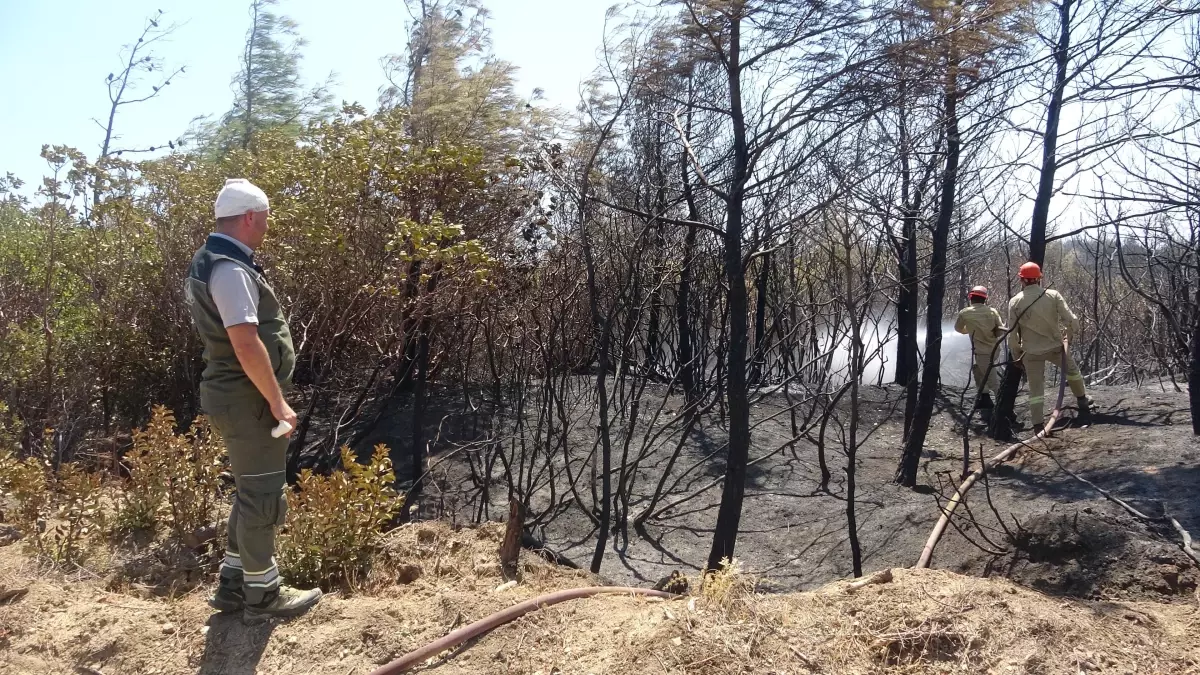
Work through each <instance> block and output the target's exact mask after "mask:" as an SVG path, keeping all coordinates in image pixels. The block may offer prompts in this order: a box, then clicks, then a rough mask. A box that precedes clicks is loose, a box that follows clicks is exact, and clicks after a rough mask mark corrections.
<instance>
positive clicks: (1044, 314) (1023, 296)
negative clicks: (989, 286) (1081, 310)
mask: <svg viewBox="0 0 1200 675" xmlns="http://www.w3.org/2000/svg"><path fill="white" fill-rule="evenodd" d="M1017 317H1020V319H1018V318H1017ZM1008 324H1009V325H1010V326H1013V325H1015V326H1016V328H1015V329H1013V331H1012V332H1011V333H1009V334H1008V348H1009V349H1010V350H1012V353H1013V357H1014V358H1020V357H1021V356H1022V355H1023V354H1026V353H1028V354H1033V355H1036V356H1042V355H1045V354H1050V353H1053V352H1054V351H1055V350H1057V349H1060V348H1061V347H1062V340H1063V337H1064V336H1065V337H1067V338H1068V339H1071V338H1073V337H1074V336H1075V335H1076V334H1077V333H1078V332H1079V319H1078V318H1076V316H1075V314H1074V313H1072V312H1071V308H1070V307H1067V301H1066V300H1063V297H1062V296H1061V295H1059V293H1058V291H1052V290H1045V289H1043V288H1042V287H1041V286H1026V287H1025V290H1023V291H1021V292H1020V293H1018V294H1017V295H1016V297H1014V298H1013V299H1012V300H1010V301H1009V303H1008Z"/></svg>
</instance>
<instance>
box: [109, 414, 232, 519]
mask: <svg viewBox="0 0 1200 675" xmlns="http://www.w3.org/2000/svg"><path fill="white" fill-rule="evenodd" d="M224 452H225V446H224V444H223V443H221V441H220V438H218V437H217V435H216V434H215V433H213V430H212V428H211V427H210V426H209V424H208V420H207V419H206V418H205V417H203V416H200V417H197V418H196V420H195V421H194V422H193V423H192V426H191V428H190V429H189V430H188V431H187V433H185V434H183V435H176V434H175V414H174V413H172V412H171V411H170V410H168V409H167V408H165V407H163V406H156V407H155V408H154V410H153V413H152V414H151V416H150V421H149V422H148V423H147V424H146V427H145V428H144V429H139V430H137V431H136V432H135V433H134V436H133V449H132V450H130V451H129V453H128V454H126V456H125V461H126V463H127V464H128V465H129V481H128V485H127V486H126V488H125V489H124V490H122V491H121V493H120V497H119V499H118V508H117V517H116V521H117V522H116V528H115V529H116V530H117V531H124V532H129V531H135V530H150V531H153V530H155V529H157V527H158V526H159V524H162V523H164V522H165V523H166V524H169V526H170V527H171V530H172V531H173V532H174V533H175V535H176V536H177V537H179V538H180V539H186V538H188V537H189V536H190V535H192V534H193V533H195V532H196V531H197V530H199V529H200V528H202V527H204V526H206V525H209V524H211V523H212V516H213V507H214V505H215V502H216V499H217V490H218V487H219V481H220V474H221V469H222V468H223V467H224V459H223V456H224Z"/></svg>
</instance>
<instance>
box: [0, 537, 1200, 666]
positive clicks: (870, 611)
mask: <svg viewBox="0 0 1200 675" xmlns="http://www.w3.org/2000/svg"><path fill="white" fill-rule="evenodd" d="M500 535H501V529H500V528H499V527H496V526H485V527H481V528H478V529H461V530H455V529H452V528H450V527H448V526H445V525H441V524H436V523H435V524H428V523H422V524H417V525H411V526H406V527H402V528H400V529H399V530H397V531H395V532H394V533H392V534H391V538H390V539H389V554H388V555H387V556H385V559H384V560H382V561H381V563H380V564H379V565H378V567H377V568H376V570H375V572H374V574H373V576H372V578H371V580H370V585H369V586H370V587H369V592H368V593H366V594H360V595H355V596H349V595H346V594H340V593H335V594H332V595H330V596H328V597H327V598H326V599H325V600H324V601H322V603H321V604H320V605H319V606H318V607H317V608H316V609H315V610H314V611H313V612H311V613H310V614H309V615H307V616H304V617H301V618H299V619H296V620H293V621H290V622H285V623H277V624H268V625H264V626H256V627H247V626H244V625H243V624H242V622H241V620H240V619H239V618H237V617H234V616H219V615H218V616H214V615H213V614H212V613H211V611H210V610H209V609H208V607H207V606H206V605H205V604H204V600H205V597H206V595H207V594H208V593H209V592H211V585H206V586H203V587H199V588H196V589H194V590H192V591H190V592H188V593H186V594H185V595H183V596H181V597H177V598H175V599H165V598H154V597H134V596H131V595H128V594H124V593H114V592H111V591H108V590H106V589H105V586H104V583H103V580H102V579H100V578H95V579H93V578H91V576H89V575H88V574H85V573H76V574H73V575H67V576H63V575H61V574H55V575H50V574H48V573H45V572H44V571H39V569H38V567H37V566H36V565H34V564H33V563H32V562H31V561H29V560H28V558H26V557H25V556H24V555H23V554H22V553H21V552H20V550H19V549H20V547H19V546H8V547H5V548H3V549H0V585H2V586H4V587H5V588H10V589H11V588H17V587H20V588H28V589H29V591H28V594H26V595H25V596H23V597H20V598H18V599H16V600H13V601H12V602H11V603H9V604H7V605H2V606H0V672H3V673H64V674H65V673H73V674H74V673H80V672H86V673H94V672H100V673H104V675H121V674H125V673H136V674H151V673H157V674H162V675H173V674H176V673H197V672H198V673H201V674H206V675H216V674H218V673H220V674H227V675H249V674H251V673H260V674H264V675H272V674H276V673H279V674H282V673H330V674H333V673H336V674H337V675H350V674H358V675H363V674H365V673H369V672H371V671H372V670H373V669H375V668H376V667H378V666H379V665H381V664H383V663H386V662H388V661H390V660H391V659H393V658H395V657H397V656H399V655H401V654H403V653H405V652H407V651H409V650H411V649H414V648H417V647H419V646H421V645H423V644H426V643H427V642H429V641H432V640H433V639H435V638H437V637H440V636H442V635H444V634H446V633H447V632H449V631H450V630H453V629H454V628H456V627H458V626H461V625H463V624H465V623H469V622H471V621H475V620H477V619H480V618H482V617H484V616H486V615H488V614H490V613H491V612H493V611H495V610H497V609H500V608H502V607H506V606H508V605H511V604H514V603H516V602H519V601H521V600H525V599H529V598H532V597H535V596H537V595H540V594H542V593H545V592H548V591H550V590H555V589H559V588H567V587H575V586H582V585H590V584H594V583H596V581H595V579H594V577H591V576H590V575H587V574H586V573H582V572H577V571H572V570H563V569H561V568H556V567H553V566H551V565H549V564H547V563H545V562H544V561H542V560H540V559H538V558H537V557H535V556H533V555H528V554H526V555H525V557H524V558H523V563H522V565H521V576H522V578H521V582H520V583H519V584H518V585H517V586H516V587H515V588H511V589H507V590H502V591H498V590H497V588H498V587H499V586H500V584H501V583H502V581H503V579H502V578H501V576H500V568H499V565H498V564H496V562H495V560H496V548H497V545H498V543H499V539H500ZM893 575H894V580H893V581H891V582H888V583H881V584H871V585H867V586H865V587H862V588H860V589H856V590H852V589H851V588H850V586H849V585H848V584H847V583H844V582H841V583H837V584H832V585H829V586H826V587H824V588H822V589H820V590H818V591H814V592H805V593H793V594H783V595H758V594H754V593H753V592H751V591H750V589H751V588H752V586H753V585H752V583H751V580H750V579H748V578H746V577H744V576H739V575H726V576H724V577H721V579H720V580H719V581H718V582H711V583H710V584H709V585H708V587H707V588H705V589H704V590H703V591H701V592H700V593H699V595H697V596H696V597H694V598H688V599H682V600H679V601H670V602H654V601H649V600H646V599H637V598H629V597H612V596H607V597H595V598H590V599H585V600H580V601H575V602H570V603H566V604H563V605H557V606H554V607H550V608H547V609H545V610H543V611H541V612H536V613H534V614H531V615H529V616H527V617H526V618H524V619H521V620H519V621H517V622H515V623H513V624H510V625H508V626H505V627H502V628H500V629H498V630H496V631H495V632H493V633H492V634H490V635H488V636H486V637H484V638H482V639H480V640H478V641H476V642H474V643H471V644H468V645H466V646H465V647H463V648H460V649H459V650H458V651H457V652H456V653H453V654H449V655H444V658H443V660H442V661H440V662H439V665H438V667H437V668H436V670H435V671H434V672H439V673H450V674H454V673H462V674H468V673H469V674H482V673H529V674H532V673H537V672H541V673H543V675H549V674H550V673H560V674H561V675H567V674H573V673H580V674H586V673H596V674H600V673H700V674H709V673H711V674H717V673H744V672H755V673H776V674H782V673H809V672H824V673H868V672H881V671H885V670H886V671H889V672H945V673H950V672H981V673H984V672H986V673H1010V672H1011V673H1072V674H1075V673H1079V672H1092V671H1095V672H1114V673H1116V672H1130V673H1132V672H1138V673H1191V672H1200V649H1198V648H1197V645H1196V644H1195V643H1194V640H1192V639H1191V638H1189V635H1194V634H1195V630H1196V628H1197V624H1198V622H1200V613H1198V612H1197V608H1196V607H1195V606H1185V605H1181V604H1172V605H1166V604H1156V603H1138V602H1094V601H1077V600H1065V601H1064V600H1061V599H1056V598H1052V597H1048V596H1046V595H1042V594H1040V593H1038V592H1036V591H1031V590H1025V589H1022V588H1020V587H1018V586H1015V585H1014V584H1012V583H1010V582H1008V581H1003V580H989V579H978V578H970V577H962V576H959V575H956V574H953V573H951V572H945V571H937V570H929V571H920V572H917V571H911V570H904V569H897V570H894V571H893ZM694 587H695V584H694V583H693V588H694ZM81 668H82V669H81ZM88 669H90V670H88Z"/></svg>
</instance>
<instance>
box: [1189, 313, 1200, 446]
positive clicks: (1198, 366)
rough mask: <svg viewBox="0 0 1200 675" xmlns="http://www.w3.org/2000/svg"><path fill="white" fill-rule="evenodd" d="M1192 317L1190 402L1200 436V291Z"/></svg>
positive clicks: (1194, 423)
mask: <svg viewBox="0 0 1200 675" xmlns="http://www.w3.org/2000/svg"><path fill="white" fill-rule="evenodd" d="M1195 309H1196V311H1195V314H1194V315H1193V316H1192V344H1191V358H1190V359H1189V362H1188V402H1189V403H1190V404H1191V406H1190V407H1191V409H1192V433H1193V434H1195V435H1197V436H1200V289H1197V290H1196V304H1195Z"/></svg>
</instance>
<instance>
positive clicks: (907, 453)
mask: <svg viewBox="0 0 1200 675" xmlns="http://www.w3.org/2000/svg"><path fill="white" fill-rule="evenodd" d="M957 78H958V74H957V59H955V58H953V57H952V58H951V60H950V64H949V69H948V73H947V78H946V95H945V102H944V106H943V107H944V109H945V110H944V112H945V124H946V164H945V167H944V168H943V170H942V181H941V182H942V184H941V201H940V203H939V205H938V216H937V222H936V224H935V226H934V230H933V252H932V256H931V258H930V263H929V289H928V305H927V309H926V316H925V364H924V367H923V368H922V371H921V390H920V394H919V396H918V397H917V408H916V413H915V414H914V415H913V422H912V428H911V429H910V430H909V434H908V438H907V439H906V440H905V444H904V456H903V457H902V458H901V460H900V467H899V468H898V470H897V471H896V482H897V483H899V484H901V485H903V486H905V487H916V484H917V469H918V466H919V464H920V460H921V449H922V448H923V447H924V445H925V435H926V434H927V433H928V432H929V422H930V420H931V419H932V418H933V402H934V399H935V398H936V397H937V390H938V386H939V382H938V378H939V374H940V370H941V360H942V304H943V300H944V299H945V296H946V249H947V247H948V244H949V239H950V223H951V222H952V221H953V219H954V193H955V188H956V187H957V184H958V161H959V151H960V139H959V135H958V99H959V92H958V86H957Z"/></svg>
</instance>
